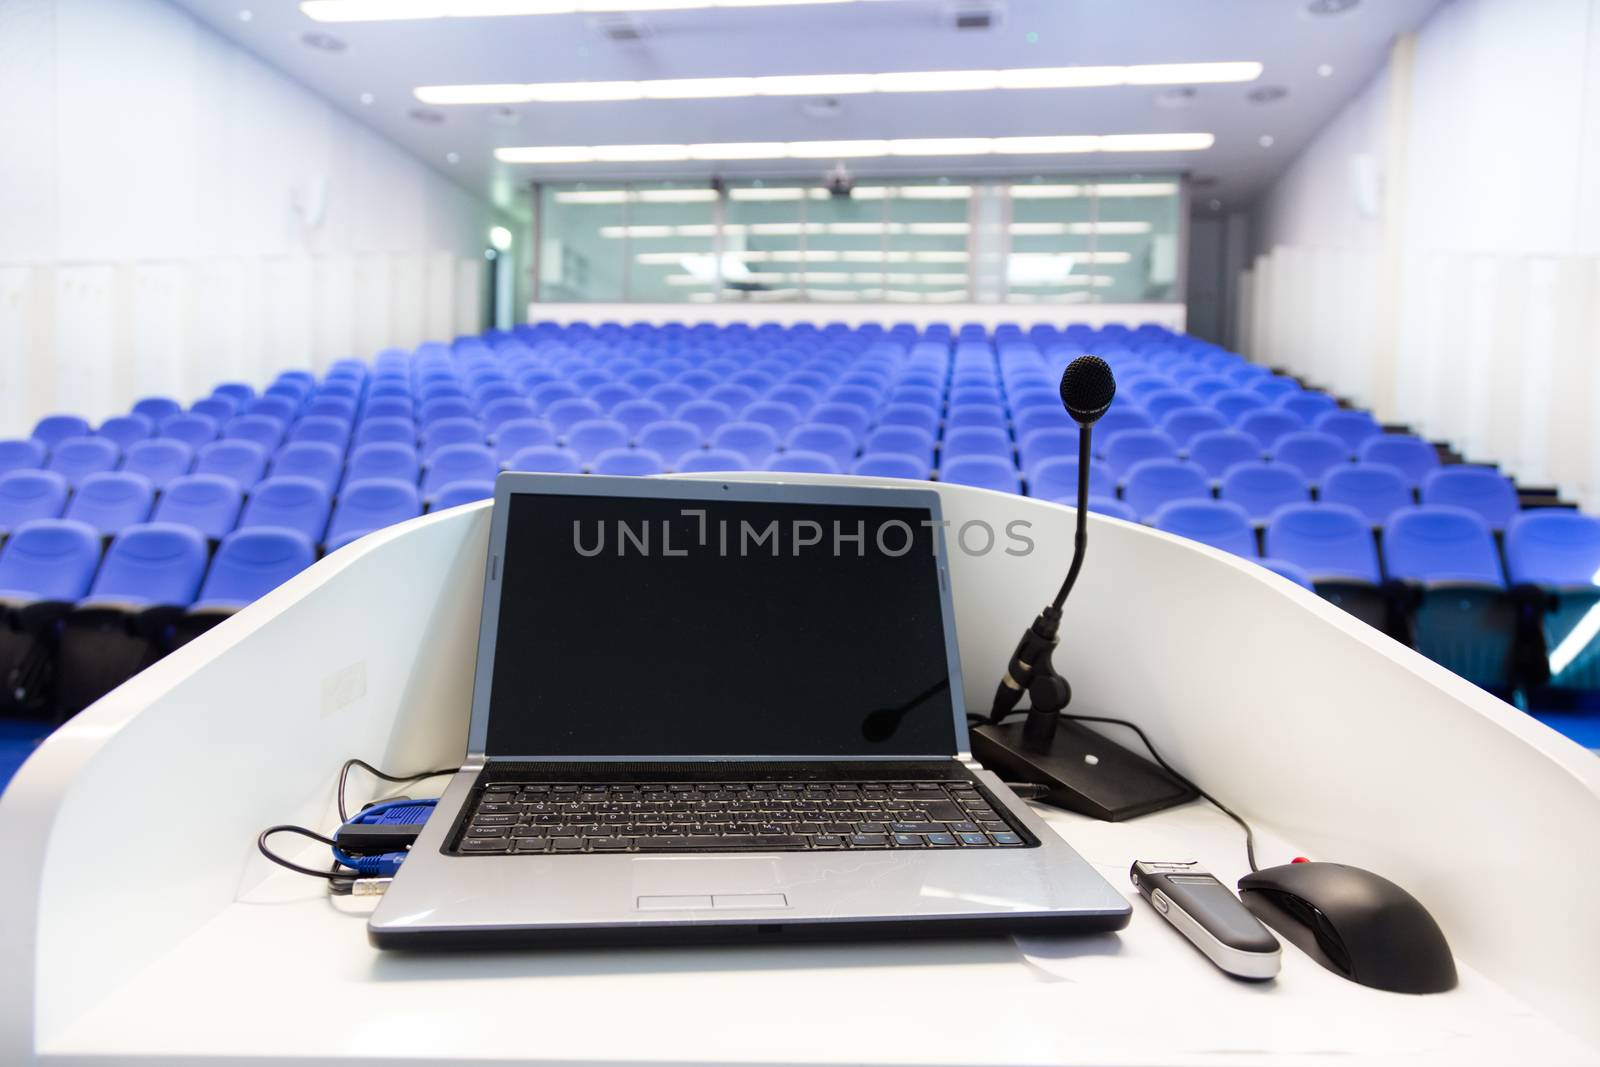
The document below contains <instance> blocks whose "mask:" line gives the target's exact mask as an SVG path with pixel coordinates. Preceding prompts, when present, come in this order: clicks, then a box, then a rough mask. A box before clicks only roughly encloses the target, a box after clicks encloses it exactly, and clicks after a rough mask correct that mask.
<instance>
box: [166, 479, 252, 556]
mask: <svg viewBox="0 0 1600 1067" xmlns="http://www.w3.org/2000/svg"><path fill="white" fill-rule="evenodd" d="M243 503H244V494H243V493H242V492H241V491H240V489H239V485H238V483H237V482H235V481H233V480H232V479H231V478H224V477H221V476H219V475H215V474H185V475H184V476H183V477H181V478H174V479H173V480H172V481H170V482H168V483H167V488H166V489H165V490H164V491H163V492H162V494H161V499H160V501H158V502H157V503H156V510H155V513H154V514H153V515H152V516H151V521H152V522H156V523H168V524H177V525H181V526H187V527H189V528H191V529H194V530H198V531H199V532H200V533H201V534H202V535H203V536H205V537H208V538H210V539H211V540H213V541H220V540H222V537H223V535H224V534H226V533H228V532H229V531H230V530H232V529H233V527H234V524H235V523H236V522H237V521H238V518H239V508H240V506H241V505H242V504H243Z"/></svg>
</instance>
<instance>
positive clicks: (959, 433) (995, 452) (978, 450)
mask: <svg viewBox="0 0 1600 1067" xmlns="http://www.w3.org/2000/svg"><path fill="white" fill-rule="evenodd" d="M939 453H940V463H941V465H943V464H944V463H948V462H949V461H950V460H952V459H960V458H961V457H963V456H994V457H996V458H998V459H1003V460H1005V461H1006V462H1007V463H1010V462H1011V456H1012V447H1011V437H1010V436H1009V435H1008V434H1007V433H1006V432H1005V431H1004V430H996V429H990V428H985V427H978V426H974V427H969V428H968V429H965V430H948V431H946V433H945V435H944V440H943V441H942V442H940V444H939Z"/></svg>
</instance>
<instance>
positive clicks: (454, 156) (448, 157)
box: [444, 152, 461, 165]
mask: <svg viewBox="0 0 1600 1067" xmlns="http://www.w3.org/2000/svg"><path fill="white" fill-rule="evenodd" d="M444 161H445V162H446V163H449V164H452V165H454V164H456V163H460V162H461V153H460V152H446V153H445V154H444Z"/></svg>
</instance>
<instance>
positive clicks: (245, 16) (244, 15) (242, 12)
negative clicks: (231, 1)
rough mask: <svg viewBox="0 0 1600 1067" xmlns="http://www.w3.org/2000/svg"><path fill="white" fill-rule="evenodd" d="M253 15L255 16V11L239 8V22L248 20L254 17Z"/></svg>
mask: <svg viewBox="0 0 1600 1067" xmlns="http://www.w3.org/2000/svg"><path fill="white" fill-rule="evenodd" d="M255 17H256V13H255V12H254V11H251V10H250V9H249V8H247V7H241V8H240V9H239V21H240V22H249V21H251V20H252V19H254V18H255Z"/></svg>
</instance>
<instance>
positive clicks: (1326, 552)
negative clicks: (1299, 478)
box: [1265, 504, 1383, 585]
mask: <svg viewBox="0 0 1600 1067" xmlns="http://www.w3.org/2000/svg"><path fill="white" fill-rule="evenodd" d="M1265 543H1266V550H1267V552H1266V554H1267V555H1268V556H1269V557H1271V558H1273V559H1281V560H1287V561H1288V562H1290V563H1292V564H1294V565H1295V566H1297V567H1299V568H1300V569H1301V570H1303V571H1304V572H1305V573H1306V574H1308V575H1310V577H1311V579H1312V580H1313V581H1320V580H1326V579H1334V578H1339V579H1354V580H1357V581H1363V582H1371V583H1373V584H1374V585H1376V584H1377V583H1378V582H1381V581H1382V580H1383V574H1382V570H1381V568H1380V567H1379V565H1378V543H1377V541H1376V540H1374V538H1373V536H1372V524H1371V523H1370V522H1368V521H1367V517H1366V516H1365V515H1363V514H1362V513H1361V512H1359V511H1357V510H1356V509H1355V508H1352V507H1346V506H1345V505H1343V504H1287V505H1285V506H1283V507H1280V508H1278V509H1277V511H1275V512H1273V515H1272V518H1271V520H1270V521H1269V522H1268V523H1267V530H1266V535H1265Z"/></svg>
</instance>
